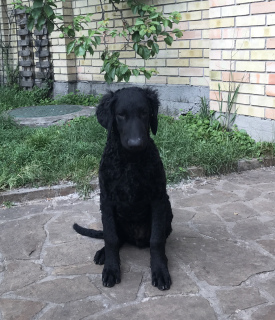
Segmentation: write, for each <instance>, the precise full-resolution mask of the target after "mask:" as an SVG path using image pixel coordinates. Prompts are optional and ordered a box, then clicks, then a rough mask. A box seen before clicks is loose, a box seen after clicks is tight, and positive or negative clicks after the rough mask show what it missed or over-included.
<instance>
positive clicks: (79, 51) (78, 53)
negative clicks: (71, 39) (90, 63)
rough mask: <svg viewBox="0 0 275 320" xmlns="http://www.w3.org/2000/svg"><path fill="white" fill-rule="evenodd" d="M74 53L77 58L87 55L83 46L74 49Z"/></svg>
mask: <svg viewBox="0 0 275 320" xmlns="http://www.w3.org/2000/svg"><path fill="white" fill-rule="evenodd" d="M74 53H75V55H76V56H77V57H81V56H84V55H85V54H86V50H85V48H84V46H83V45H82V44H80V45H78V46H76V47H75V48H74Z"/></svg>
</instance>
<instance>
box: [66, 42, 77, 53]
mask: <svg viewBox="0 0 275 320" xmlns="http://www.w3.org/2000/svg"><path fill="white" fill-rule="evenodd" d="M74 45H75V41H72V42H70V43H68V45H67V54H70V53H71V52H72V50H73V48H74Z"/></svg>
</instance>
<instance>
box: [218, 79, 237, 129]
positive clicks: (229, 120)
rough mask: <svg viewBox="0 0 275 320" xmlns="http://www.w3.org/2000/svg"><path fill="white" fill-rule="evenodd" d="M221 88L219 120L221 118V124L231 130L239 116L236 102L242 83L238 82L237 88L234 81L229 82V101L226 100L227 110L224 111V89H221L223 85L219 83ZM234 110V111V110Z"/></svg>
mask: <svg viewBox="0 0 275 320" xmlns="http://www.w3.org/2000/svg"><path fill="white" fill-rule="evenodd" d="M218 88H219V100H218V102H219V112H220V114H219V116H218V118H217V119H218V120H220V122H221V125H222V126H223V127H224V128H225V129H226V130H227V131H229V130H230V129H231V128H232V126H233V124H234V123H235V120H236V117H237V110H234V107H235V104H236V99H237V96H238V93H239V89H240V85H239V84H238V85H237V87H236V88H234V89H233V88H232V82H231V81H230V82H229V90H228V94H227V101H226V110H225V112H224V110H223V107H224V101H223V97H222V91H221V86H220V84H218ZM233 110H234V111H233Z"/></svg>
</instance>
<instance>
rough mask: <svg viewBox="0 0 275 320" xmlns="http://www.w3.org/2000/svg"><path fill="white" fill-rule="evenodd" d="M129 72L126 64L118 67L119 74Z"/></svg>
mask: <svg viewBox="0 0 275 320" xmlns="http://www.w3.org/2000/svg"><path fill="white" fill-rule="evenodd" d="M128 70H129V68H128V66H126V64H123V65H121V66H120V68H119V71H120V73H121V74H125V73H126V72H127V71H128Z"/></svg>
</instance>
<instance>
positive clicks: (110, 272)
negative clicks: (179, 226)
mask: <svg viewBox="0 0 275 320" xmlns="http://www.w3.org/2000/svg"><path fill="white" fill-rule="evenodd" d="M158 107H159V99H158V96H157V93H156V92H155V91H153V90H152V89H149V88H146V89H141V88H138V87H129V88H125V89H121V90H118V91H116V92H109V93H108V94H106V95H105V96H104V97H103V98H102V100H101V102H100V104H99V106H98V108H97V113H96V114H97V118H98V121H99V123H100V124H101V125H102V126H103V127H104V128H106V129H107V130H108V138H107V143H106V147H105V150H104V153H103V156H102V159H101V163H100V169H99V184H100V205H101V212H102V222H103V233H102V232H101V231H95V230H89V229H85V228H82V227H80V226H79V225H77V224H75V225H74V229H75V230H76V231H77V232H78V233H80V234H82V235H86V236H90V237H94V238H104V241H105V247H103V248H102V249H101V250H99V251H98V252H97V253H96V255H95V258H94V261H95V263H97V264H105V266H104V269H103V274H102V281H103V285H104V286H107V287H112V286H113V285H114V284H115V283H119V282H120V260H119V248H120V247H121V246H122V244H123V243H124V242H128V243H131V244H134V245H136V246H138V247H140V248H142V247H146V246H150V254H151V270H152V284H153V285H154V286H157V287H158V288H159V289H160V290H166V289H169V288H170V285H171V278H170V275H169V271H168V267H167V258H166V255H165V242H166V238H167V237H168V236H169V234H170V233H171V231H172V227H171V222H172V219H173V214H172V210H171V205H170V202H169V197H168V195H167V192H166V177H165V172H164V168H163V164H162V161H161V159H160V156H159V152H158V150H157V148H156V146H155V144H154V141H153V140H152V139H151V138H150V128H151V131H152V133H153V134H156V133H157V127H158V118H157V114H158Z"/></svg>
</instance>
